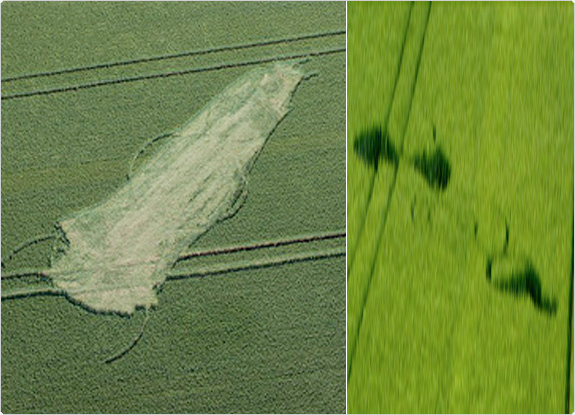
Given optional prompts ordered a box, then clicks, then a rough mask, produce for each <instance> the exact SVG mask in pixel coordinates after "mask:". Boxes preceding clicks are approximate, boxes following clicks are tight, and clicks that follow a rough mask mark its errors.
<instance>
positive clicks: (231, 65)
mask: <svg viewBox="0 0 575 415" xmlns="http://www.w3.org/2000/svg"><path fill="white" fill-rule="evenodd" d="M345 50H346V49H345V48H339V49H328V50H322V51H317V52H308V53H299V54H294V55H287V56H272V57H269V58H263V59H257V60H252V61H246V62H236V63H224V64H220V65H214V66H206V67H202V68H194V69H186V70H183V71H174V72H164V73H156V74H152V75H142V76H134V77H128V78H118V79H109V80H104V81H98V82H92V83H88V84H79V85H73V86H68V87H63V88H54V89H45V90H39V91H30V92H22V93H16V94H11V95H4V96H2V100H3V101H4V100H9V99H18V98H26V97H32V96H37V95H51V94H57V93H61V92H71V91H79V90H82V89H89V88H97V87H101V86H105V85H118V84H125V83H128V82H136V81H143V80H148V79H158V78H169V77H172V76H178V75H188V74H192V73H201V72H210V71H220V70H222V69H231V68H241V67H244V66H252V65H259V64H262V63H270V62H279V61H288V60H293V59H304V58H311V57H316V56H324V55H332V54H335V53H341V52H345Z"/></svg>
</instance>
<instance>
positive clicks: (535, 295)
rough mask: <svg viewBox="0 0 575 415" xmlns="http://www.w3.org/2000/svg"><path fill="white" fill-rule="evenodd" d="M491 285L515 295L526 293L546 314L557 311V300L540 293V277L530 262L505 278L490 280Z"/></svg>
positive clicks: (489, 263)
mask: <svg viewBox="0 0 575 415" xmlns="http://www.w3.org/2000/svg"><path fill="white" fill-rule="evenodd" d="M487 266H488V269H487V271H488V279H491V278H490V277H491V262H490V261H488V264H487ZM492 284H493V286H494V287H496V288H497V289H498V290H500V291H502V292H506V293H509V294H511V295H514V296H516V297H521V296H523V295H528V296H529V297H531V300H532V301H533V304H534V305H535V307H536V308H537V309H539V310H540V311H543V312H545V313H547V314H551V315H555V313H556V312H557V300H556V299H555V298H549V297H547V296H545V295H543V293H542V289H541V279H540V278H539V273H538V272H537V270H535V268H534V267H533V265H532V264H531V263H530V262H527V264H526V265H525V268H524V269H522V270H521V271H516V272H513V273H512V274H511V276H509V277H508V278H506V279H502V280H497V281H493V282H492Z"/></svg>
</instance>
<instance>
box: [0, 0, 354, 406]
mask: <svg viewBox="0 0 575 415" xmlns="http://www.w3.org/2000/svg"><path fill="white" fill-rule="evenodd" d="M2 12H3V14H2V17H3V25H2V76H3V82H2V93H3V100H2V252H3V253H6V252H9V251H10V250H11V249H13V248H14V247H15V246H17V245H18V244H19V243H21V242H22V241H24V240H27V239H29V238H32V237H34V236H35V235H40V234H47V233H50V232H52V231H53V225H54V223H56V222H57V221H58V220H61V219H63V218H66V217H69V216H71V215H73V214H75V213H76V212H78V211H79V210H81V209H85V208H87V207H90V206H93V205H94V204H95V203H98V202H100V201H102V200H105V199H106V198H108V197H109V196H110V195H111V194H113V193H114V192H115V191H116V190H117V189H118V188H120V187H121V186H122V185H123V184H124V183H125V182H126V176H127V175H128V173H129V172H130V164H131V162H132V160H133V158H134V155H135V154H137V153H138V151H139V149H141V148H142V147H143V145H144V144H145V143H146V142H148V141H149V140H150V139H152V138H154V137H160V136H162V135H163V134H166V133H169V132H171V131H173V130H174V128H177V127H178V126H180V125H182V123H184V122H185V121H186V120H188V119H189V117H190V116H191V115H193V114H194V113H197V112H198V111H199V110H200V109H202V108H203V107H204V106H205V105H206V103H207V102H208V101H209V100H210V99H211V98H212V97H213V96H215V95H217V94H218V93H219V92H221V91H222V90H223V89H224V88H225V87H226V86H227V85H229V84H230V83H231V82H233V81H234V80H236V79H237V78H238V77H239V76H241V75H242V74H244V73H247V72H248V71H250V70H251V69H252V68H254V67H256V66H258V65H257V64H255V63H254V64H253V65H248V66H234V64H235V63H242V62H244V63H245V62H256V61H258V60H265V59H268V58H270V57H277V56H288V55H289V56H291V55H301V54H307V53H310V52H321V51H332V52H330V53H329V54H323V55H318V56H315V57H312V58H311V59H310V60H309V61H308V62H307V63H306V64H305V65H304V70H305V71H306V72H307V71H309V72H312V71H316V72H317V73H318V75H319V76H316V77H313V78H311V79H309V80H306V81H304V83H303V84H302V85H301V86H300V87H299V89H298V90H297V93H296V94H295V95H294V98H293V101H292V106H293V110H292V111H291V112H290V113H289V114H288V116H287V117H286V118H285V119H284V120H283V121H282V122H281V123H280V124H279V125H278V127H277V128H276V130H275V131H274V133H273V134H272V136H271V137H270V138H269V140H268V142H267V143H266V145H265V146H264V148H263V150H262V152H261V154H260V156H259V157H258V159H257V161H256V163H255V164H254V166H253V169H252V171H251V173H250V175H249V179H248V183H247V186H248V196H247V199H246V202H245V203H244V205H243V206H242V208H241V210H240V211H239V212H238V213H237V214H236V215H235V216H234V217H233V218H231V219H229V220H227V221H224V222H221V223H219V224H217V225H216V226H215V227H214V228H212V229H211V230H210V231H209V232H208V233H207V234H206V235H205V236H204V237H202V238H201V239H200V240H198V242H197V243H196V244H194V246H192V247H191V248H190V249H189V252H199V251H208V250H213V249H217V248H221V247H229V246H240V245H250V244H253V243H254V241H255V242H266V241H276V240H281V239H290V238H300V237H302V236H306V235H307V236H309V235H318V234H321V235H323V234H325V233H333V232H341V231H342V230H344V229H345V199H344V193H343V189H344V187H345V184H344V183H345V148H344V142H343V131H344V128H345V53H344V52H343V49H344V48H345V35H344V34H341V32H342V31H343V30H345V4H342V3H318V4H315V3H303V4H294V5H292V4H286V3H273V4H263V3H261V4H252V3H249V4H231V3H223V4H209V3H199V4H196V3H145V4H144V3H141V4H140V3H124V4H116V3H100V4H95V3H81V4H80V3H76V4H75V3H55V4H34V5H33V4H26V3H9V4H8V3H5V4H3V5H2ZM327 32H339V33H340V34H332V35H329V36H324V37H316V38H311V39H306V40H303V41H297V42H296V41H294V42H287V43H278V44H273V45H268V46H261V47H247V48H243V49H236V50H228V51H224V52H214V53H208V54H204V55H198V56H185V57H181V58H174V59H163V60H156V61H148V62H139V63H135V64H130V65H119V66H113V67H105V68H99V69H93V70H84V71H76V72H71V73H63V74H57V75H52V76H40V77H34V78H27V79H20V80H12V81H10V80H8V78H11V77H16V76H19V75H23V74H30V73H36V72H44V71H56V70H62V69H66V68H76V67H82V66H90V65H95V64H100V63H109V62H115V61H124V60H130V59H138V58H142V57H150V56H159V55H165V54H171V53H180V52H187V51H194V50H200V49H208V48H214V47H220V46H225V45H242V44H250V43H253V42H258V41H266V40H270V39H272V40H274V39H282V38H288V37H294V36H298V35H307V34H314V33H327ZM337 50H339V52H338V51H337ZM222 64H232V65H231V66H230V67H229V68H225V69H220V70H205V71H202V72H196V73H186V74H181V75H171V76H168V77H155V78H151V77H150V76H152V75H156V74H166V73H176V72H178V71H188V70H190V69H194V68H196V69H197V68H212V67H216V66H221V65H222ZM136 77H144V78H142V79H139V80H130V81H127V82H124V81H122V82H121V83H114V84H112V83H108V84H106V85H100V86H97V85H92V86H91V87H86V88H82V89H78V90H73V88H75V87H77V86H78V85H87V84H94V83H97V82H100V81H110V80H118V79H124V78H136ZM50 89H63V90H66V91H62V92H52V93H49V94H44V95H31V96H27V97H20V98H18V97H16V96H14V95H15V94H26V93H30V92H33V91H45V90H50ZM10 96H12V97H10ZM166 139H168V140H169V138H166ZM149 151H150V152H152V153H153V152H154V149H153V148H152V149H151V150H149ZM144 156H146V155H144ZM343 246H344V239H343V238H337V239H331V240H327V241H322V240H316V241H313V242H309V243H301V244H293V245H285V246H281V247H270V248H266V249H258V250H252V251H249V252H248V251H246V252H233V253H226V254H221V255H214V256H209V257H208V256H206V257H198V258H195V257H192V258H189V259H186V260H183V261H181V262H179V263H178V264H177V266H176V268H175V269H174V270H172V271H171V272H170V275H171V276H172V277H170V279H169V280H168V282H166V284H165V285H164V286H163V287H162V290H161V292H160V293H159V295H158V301H159V306H158V307H157V308H156V309H155V310H153V311H152V312H151V313H150V315H149V321H148V323H147V325H146V328H145V331H144V335H143V337H142V338H141V340H140V341H139V343H138V344H137V346H136V347H134V348H133V349H132V350H131V351H130V352H129V353H128V354H126V355H125V356H124V357H122V358H121V359H119V360H116V361H115V362H113V363H111V364H105V363H103V362H104V361H105V360H106V359H108V358H110V356H113V355H114V354H116V353H117V352H118V351H120V350H122V349H124V348H125V347H126V346H128V345H129V344H130V342H131V341H132V340H133V339H134V337H135V336H136V335H137V334H138V332H139V330H140V328H141V327H142V323H143V321H144V318H145V314H144V312H143V311H138V312H136V314H135V315H134V316H133V317H130V318H124V317H120V316H117V315H114V314H94V313H90V312H88V311H86V310H84V309H83V308H81V307H78V306H77V305H75V304H73V303H72V302H70V301H67V299H66V298H64V297H61V296H44V295H42V296H35V297H28V298H25V299H14V300H4V301H3V302H2V411H3V412H5V413H6V412H12V413H14V412H58V413H61V412H65V413H82V412H90V413H98V412H104V413H106V412H120V413H125V412H128V413H129V412H146V413H148V412H161V413H171V412H178V413H194V412H198V413H201V412H218V413H225V412H287V413H296V412H298V413H299V412H330V413H334V412H343V411H345V378H344V376H343V373H344V372H345V318H346V317H345V280H344V279H343V273H344V269H345V259H344V257H343V256H342V255H341V252H342V248H343ZM318 253H322V254H324V257H321V258H320V257H318ZM182 254H186V252H182ZM328 255H329V256H328ZM49 257H50V242H49V241H45V242H40V243H37V244H35V245H33V246H30V247H29V248H26V250H25V251H22V252H21V253H19V254H17V255H16V256H15V257H14V258H13V259H12V260H11V261H10V262H9V263H7V264H6V268H5V270H3V274H4V273H5V274H8V273H10V272H16V271H19V270H22V269H38V268H40V269H45V268H46V266H47V260H48V258H49ZM269 264H272V265H273V264H275V266H270V265H269ZM250 266H252V268H250ZM226 269H228V270H230V272H226V271H225V270H226ZM177 276H182V278H179V277H177ZM184 276H190V277H184ZM338 276H341V277H342V278H340V277H338ZM46 287H50V285H49V282H47V281H45V280H44V279H42V278H38V277H37V276H34V275H32V276H30V277H24V278H17V279H7V280H3V281H2V289H3V294H4V291H5V290H6V291H7V292H10V290H16V289H23V288H32V289H45V288H46Z"/></svg>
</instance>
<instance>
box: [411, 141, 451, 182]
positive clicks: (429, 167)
mask: <svg viewBox="0 0 575 415" xmlns="http://www.w3.org/2000/svg"><path fill="white" fill-rule="evenodd" d="M413 166H414V167H415V169H416V170H417V171H419V172H420V173H421V175H422V176H423V177H424V178H425V180H427V183H428V184H429V186H431V187H433V188H438V189H439V190H445V189H446V188H447V184H448V183H449V179H450V177H451V166H450V164H449V160H447V157H446V156H445V154H444V153H443V150H442V149H441V147H437V148H436V149H435V152H434V153H433V155H431V156H429V155H428V154H427V153H423V154H422V155H420V156H417V157H415V159H414V160H413Z"/></svg>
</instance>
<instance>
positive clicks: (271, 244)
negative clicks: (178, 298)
mask: <svg viewBox="0 0 575 415" xmlns="http://www.w3.org/2000/svg"><path fill="white" fill-rule="evenodd" d="M338 238H345V232H337V233H329V234H324V235H313V236H308V237H304V238H295V239H280V240H277V241H270V242H262V243H259V244H252V245H243V246H235V247H230V248H216V249H213V250H211V251H202V252H192V253H190V254H185V255H182V256H181V257H179V258H178V262H179V261H185V260H188V259H191V258H196V257H204V256H213V255H222V254H231V253H234V252H242V251H253V250H257V249H263V248H276V247H280V246H288V245H295V244H301V243H308V242H315V241H325V240H329V239H338Z"/></svg>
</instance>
